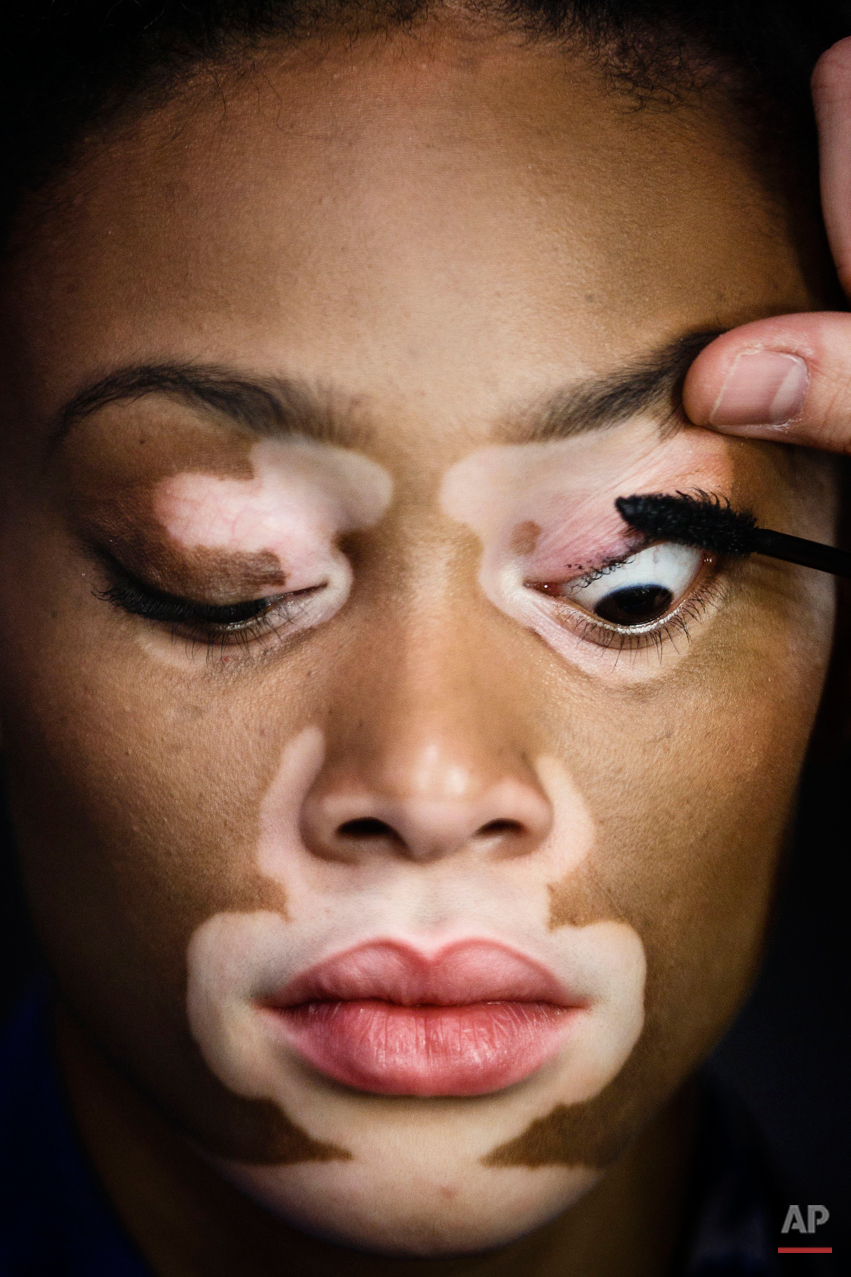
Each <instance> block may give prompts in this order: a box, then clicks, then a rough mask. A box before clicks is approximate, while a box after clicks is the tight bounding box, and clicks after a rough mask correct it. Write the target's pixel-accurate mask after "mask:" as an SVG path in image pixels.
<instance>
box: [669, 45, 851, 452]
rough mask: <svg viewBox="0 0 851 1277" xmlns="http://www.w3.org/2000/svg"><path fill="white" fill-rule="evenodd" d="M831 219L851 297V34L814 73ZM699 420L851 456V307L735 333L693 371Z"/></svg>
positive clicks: (690, 399)
mask: <svg viewBox="0 0 851 1277" xmlns="http://www.w3.org/2000/svg"><path fill="white" fill-rule="evenodd" d="M813 101H814V105H815V112H816V120H817V123H818V131H819V154H820V159H821V192H822V207H823V210H824V220H825V225H826V227H827V234H828V238H829V240H830V247H831V250H832V252H833V257H834V260H835V262H836V268H837V271H838V273H839V279H840V282H841V283H842V287H843V288H844V290H845V293H846V295H847V296H849V297H851V37H848V38H847V39H845V40H840V41H839V43H838V44H835V45H834V46H833V48H831V49H828V51H827V52H826V53H824V54H823V55H822V57H821V58H820V59H819V61H818V63H817V65H816V69H815V72H814V73H813ZM683 402H684V405H685V410H686V413H687V415H688V416H689V417H690V419H691V420H692V421H693V422H694V423H695V424H696V425H699V426H711V427H713V428H714V429H716V430H720V431H723V432H724V433H725V434H736V435H747V436H748V437H749V438H756V439H782V440H783V441H785V442H788V443H797V444H804V445H806V446H808V447H813V448H822V449H826V450H828V451H830V452H847V453H851V314H848V315H846V314H843V313H839V312H829V311H825V312H822V313H815V314H803V315H780V316H776V317H775V318H772V319H760V320H757V321H756V322H755V323H752V324H743V325H742V326H741V327H740V328H734V329H732V330H731V331H730V332H728V333H725V334H724V335H723V336H722V337H719V338H718V339H717V340H716V341H714V342H712V344H711V345H710V346H707V347H706V349H705V350H704V351H703V352H702V353H701V354H700V355H699V356H698V357H697V359H696V360H695V361H694V363H693V364H692V366H691V368H690V369H689V373H688V376H687V378H686V382H685V386H684V389H683Z"/></svg>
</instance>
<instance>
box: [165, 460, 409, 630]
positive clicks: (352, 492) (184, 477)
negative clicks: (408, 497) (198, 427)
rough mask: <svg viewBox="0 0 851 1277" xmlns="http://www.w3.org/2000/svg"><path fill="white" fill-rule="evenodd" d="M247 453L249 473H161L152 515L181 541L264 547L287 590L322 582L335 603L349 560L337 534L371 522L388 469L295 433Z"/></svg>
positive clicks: (383, 496) (383, 495)
mask: <svg viewBox="0 0 851 1277" xmlns="http://www.w3.org/2000/svg"><path fill="white" fill-rule="evenodd" d="M249 460H250V463H251V467H252V470H253V472H254V475H253V478H251V479H228V478H222V477H220V476H218V475H211V474H204V473H192V472H185V473H182V474H178V475H174V476H172V477H171V478H168V479H165V480H163V482H162V483H161V484H160V485H159V487H158V488H157V491H156V493H155V496H154V513H155V515H156V517H157V519H158V520H159V521H160V522H161V523H162V524H163V526H164V527H165V528H166V530H167V531H168V533H169V535H170V536H171V537H172V538H173V539H174V540H175V541H177V542H178V543H179V544H181V545H184V546H186V547H187V548H193V547H203V548H205V549H221V550H225V551H231V552H233V553H234V554H251V553H257V552H260V551H271V553H273V554H275V555H276V556H277V558H278V560H279V562H280V564H281V567H282V568H283V570H284V572H285V573H286V578H287V581H286V584H287V590H288V591H290V590H302V589H308V588H310V587H312V586H316V585H320V584H325V585H326V591H325V592H326V593H327V595H328V596H329V602H333V604H334V605H335V606H337V607H338V606H339V605H340V603H342V601H343V600H344V599H345V596H346V595H347V594H348V590H349V587H350V585H351V568H350V566H349V563H348V560H347V559H346V557H345V555H344V554H342V552H341V551H340V550H339V549H338V547H337V545H336V541H337V539H338V538H339V537H340V536H342V535H343V534H345V533H347V532H353V531H357V530H360V529H365V528H371V527H373V526H374V525H375V524H376V523H378V521H379V520H380V519H381V517H382V515H383V514H384V512H385V511H386V509H387V507H388V506H389V504H390V499H391V496H392V492H393V481H392V479H391V477H390V475H389V474H388V473H387V471H386V470H385V469H384V468H383V467H382V466H379V465H378V464H377V463H376V462H375V461H371V460H370V459H369V458H368V457H364V456H362V455H361V454H360V453H357V452H354V451H351V450H350V449H344V448H334V447H331V446H330V445H328V444H322V443H315V442H313V441H311V440H307V439H300V438H298V439H283V440H282V439H264V440H262V441H261V442H259V443H256V444H255V445H254V446H253V447H252V449H251V451H250V453H249Z"/></svg>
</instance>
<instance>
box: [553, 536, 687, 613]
mask: <svg viewBox="0 0 851 1277" xmlns="http://www.w3.org/2000/svg"><path fill="white" fill-rule="evenodd" d="M705 557H706V556H705V555H704V553H703V551H702V550H697V549H694V548H693V547H692V546H687V545H675V544H674V543H673V542H670V541H663V542H661V543H659V544H658V545H651V546H648V547H647V549H646V550H640V551H639V552H638V554H633V555H632V556H631V557H630V558H628V559H623V560H622V561H621V562H620V563H613V564H611V565H610V566H609V567H606V568H601V569H600V570H599V571H598V572H594V573H592V574H590V575H589V576H584V577H579V578H577V579H575V580H573V581H566V582H564V583H563V584H561V585H559V587H558V591H557V592H558V594H559V595H560V596H561V597H562V598H566V599H570V600H571V601H572V602H574V603H578V604H579V605H580V607H582V608H584V609H585V610H586V611H587V612H591V613H592V615H594V616H597V617H599V618H600V620H602V621H608V622H609V624H611V625H618V626H625V627H629V626H640V625H650V624H652V622H653V621H657V620H658V619H659V618H660V617H662V616H664V615H665V613H666V612H669V611H670V610H671V608H673V607H675V606H676V605H677V603H679V602H680V600H681V599H682V598H683V596H684V595H685V593H686V592H687V590H688V589H689V587H690V586H691V585H692V584H693V583H694V581H695V579H696V578H697V576H698V574H699V572H700V569H701V567H702V566H703V563H704V560H705Z"/></svg>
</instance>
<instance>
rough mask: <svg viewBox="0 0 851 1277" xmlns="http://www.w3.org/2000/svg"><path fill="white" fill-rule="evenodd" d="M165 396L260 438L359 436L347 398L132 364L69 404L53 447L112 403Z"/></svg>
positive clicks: (184, 366) (216, 369)
mask: <svg viewBox="0 0 851 1277" xmlns="http://www.w3.org/2000/svg"><path fill="white" fill-rule="evenodd" d="M152 394H157V395H163V396H165V397H166V398H169V399H173V400H176V401H177V402H178V403H183V404H185V405H186V406H187V407H189V408H194V409H195V410H196V411H198V410H200V411H201V412H202V413H203V414H204V415H206V416H211V417H218V418H225V419H226V420H227V421H229V422H230V423H232V424H233V425H236V426H239V427H241V428H242V429H243V430H247V431H249V432H250V433H251V434H255V435H260V436H281V435H302V436H307V437H309V438H312V439H316V440H318V441H320V442H322V443H347V444H348V445H349V446H351V443H352V441H353V437H354V435H355V434H356V430H355V429H354V423H353V422H352V421H351V419H350V418H351V416H352V413H353V410H354V407H355V401H354V400H349V401H348V403H347V406H346V410H341V407H342V398H341V397H340V398H339V401H338V397H336V396H334V395H332V394H331V393H330V392H327V391H324V390H316V389H312V388H308V387H307V386H306V385H304V384H302V383H300V382H298V381H296V380H290V379H288V378H278V377H268V378H265V377H264V378H257V377H245V376H241V375H240V374H239V373H238V372H236V371H235V370H234V369H231V368H226V367H222V366H220V365H217V364H198V363H157V364H131V365H129V366H127V367H124V368H119V369H117V370H116V371H115V372H112V373H109V374H108V375H107V376H105V377H101V378H100V379H99V380H98V381H95V382H92V383H91V384H90V385H88V386H86V387H85V388H84V389H83V390H81V391H79V392H78V393H77V394H75V395H74V396H73V398H71V399H69V400H68V402H67V403H66V404H64V405H63V407H62V408H61V409H60V411H59V412H58V414H57V416H56V420H55V423H54V429H53V431H52V446H56V445H57V444H58V443H60V442H61V440H62V439H64V438H65V436H66V435H67V434H69V432H70V431H71V430H73V429H74V427H75V426H77V425H79V424H80V422H82V421H85V419H86V418H87V417H90V416H92V415H93V414H94V413H96V412H98V411H99V410H100V409H101V408H105V407H107V406H108V405H110V404H118V403H135V402H138V400H140V399H144V398H145V397H146V396H148V395H152Z"/></svg>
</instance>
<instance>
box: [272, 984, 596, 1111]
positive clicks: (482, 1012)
mask: <svg viewBox="0 0 851 1277" xmlns="http://www.w3.org/2000/svg"><path fill="white" fill-rule="evenodd" d="M579 1010H580V1008H578V1007H559V1006H554V1005H552V1004H551V1003H548V1002H508V1001H506V1002H478V1003H473V1004H471V1005H465V1006H402V1005H399V1004H398V1003H393V1002H379V1001H374V1000H371V999H360V1000H358V999H355V1000H352V1001H339V1002H334V1001H321V1002H319V1001H317V1002H306V1003H302V1004H300V1005H298V1006H293V1007H286V1008H275V1009H270V1013H271V1014H272V1015H274V1016H275V1017H276V1019H278V1021H279V1022H280V1023H281V1027H283V1028H284V1030H285V1033H286V1037H287V1039H288V1041H289V1043H290V1044H291V1045H292V1046H294V1047H295V1049H296V1050H297V1051H298V1053H299V1055H301V1057H302V1058H303V1059H304V1060H306V1061H307V1063H308V1064H311V1065H313V1067H314V1068H316V1069H318V1070H319V1071H320V1072H321V1073H324V1074H325V1076H326V1077H329V1078H332V1079H333V1080H334V1081H335V1082H342V1083H343V1085H344V1086H349V1087H353V1088H355V1089H356V1090H359V1091H369V1092H371V1093H373V1094H378V1095H418V1096H438V1095H458V1096H461V1095H486V1094H487V1093H489V1092H491V1091H499V1090H502V1089H503V1088H504V1087H507V1086H512V1085H513V1084H514V1083H515V1082H521V1081H523V1079H524V1078H527V1077H529V1076H530V1075H531V1074H532V1073H534V1072H535V1071H536V1070H537V1069H539V1068H540V1067H541V1066H542V1065H543V1064H545V1063H546V1062H547V1060H549V1059H551V1058H552V1057H553V1056H554V1055H555V1054H556V1053H557V1052H558V1051H559V1049H560V1048H561V1047H562V1045H563V1044H564V1040H565V1036H566V1033H567V1032H568V1030H569V1029H570V1027H571V1025H572V1024H573V1022H574V1021H575V1018H576V1016H577V1014H578V1012H579Z"/></svg>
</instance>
